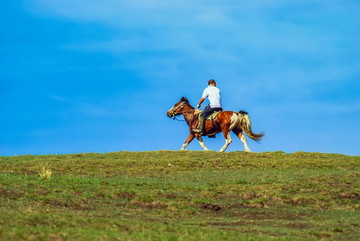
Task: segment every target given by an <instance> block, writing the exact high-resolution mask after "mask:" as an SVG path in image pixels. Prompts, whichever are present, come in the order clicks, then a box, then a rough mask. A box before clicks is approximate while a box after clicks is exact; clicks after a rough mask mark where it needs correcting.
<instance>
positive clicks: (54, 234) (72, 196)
mask: <svg viewBox="0 0 360 241" xmlns="http://www.w3.org/2000/svg"><path fill="white" fill-rule="evenodd" d="M43 167H46V168H47V169H49V170H51V178H50V179H49V180H48V179H46V178H41V177H40V173H41V172H42V170H43V169H42V168H43ZM0 170H1V171H0V217H1V218H0V240H318V239H330V240H359V239H360V214H359V213H360V181H359V179H360V157H359V156H345V155H339V154H322V153H305V152H296V153H292V154H285V153H283V152H264V153H245V152H229V153H217V152H191V151H185V152H175V151H156V152H117V153H106V154H95V153H88V154H73V155H44V156H32V155H26V156H14V157H0Z"/></svg>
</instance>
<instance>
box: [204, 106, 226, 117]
mask: <svg viewBox="0 0 360 241" xmlns="http://www.w3.org/2000/svg"><path fill="white" fill-rule="evenodd" d="M215 111H222V108H211V107H210V106H208V107H205V109H204V111H203V112H202V113H201V117H202V118H204V120H205V119H206V117H208V116H209V115H211V113H213V112H215Z"/></svg>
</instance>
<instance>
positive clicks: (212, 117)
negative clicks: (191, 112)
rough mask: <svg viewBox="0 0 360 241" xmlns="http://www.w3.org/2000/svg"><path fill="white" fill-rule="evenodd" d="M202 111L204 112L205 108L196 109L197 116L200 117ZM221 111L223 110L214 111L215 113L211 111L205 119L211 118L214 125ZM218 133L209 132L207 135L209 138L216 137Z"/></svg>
mask: <svg viewBox="0 0 360 241" xmlns="http://www.w3.org/2000/svg"><path fill="white" fill-rule="evenodd" d="M202 112H203V110H195V116H198V117H199V115H200V114H201V113H202ZM220 112H221V111H214V112H213V113H211V114H210V115H208V116H207V117H206V120H205V121H207V120H210V121H211V124H212V125H214V120H215V118H216V117H217V116H218V114H220ZM204 128H205V127H204ZM216 134H217V133H213V134H208V135H207V136H208V137H209V138H215V137H216Z"/></svg>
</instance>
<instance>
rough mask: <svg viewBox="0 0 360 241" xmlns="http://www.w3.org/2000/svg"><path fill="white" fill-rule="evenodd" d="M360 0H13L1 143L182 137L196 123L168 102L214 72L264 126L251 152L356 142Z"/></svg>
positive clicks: (1, 60)
mask: <svg viewBox="0 0 360 241" xmlns="http://www.w3.org/2000/svg"><path fill="white" fill-rule="evenodd" d="M359 12H360V2H359V1H358V0H323V1H320V0H301V1H300V0H299V1H298V0H293V1H288V0H258V1H244V0H237V1H232V0H229V1H220V0H219V1H214V0H213V1H212V0H210V1H209V0H207V1H205V0H198V1H196V0H192V1H190V0H184V1H175V2H174V1H165V0H122V1H119V0H77V1H73V0H71V1H70V0H51V1H49V0H32V1H30V0H29V1H27V0H23V1H13V0H3V1H1V3H0V22H1V28H0V66H1V67H0V83H1V85H0V110H1V113H2V115H1V119H0V155H6V156H8V155H21V154H63V153H79V152H110V151H122V150H128V151H143V150H147V151H151V150H178V149H180V147H181V145H182V144H183V142H184V141H185V139H186V137H187V136H188V127H187V125H186V124H185V123H184V122H177V121H173V120H171V119H169V118H167V117H166V111H167V110H168V109H170V108H171V107H172V106H173V105H174V104H175V103H176V102H177V101H178V100H179V99H180V98H181V97H182V96H185V97H187V98H188V99H189V100H190V102H191V103H192V104H193V105H194V106H196V104H197V102H198V101H199V98H200V97H201V93H202V91H203V89H204V88H205V87H206V86H207V81H208V80H209V79H210V78H213V79H215V80H216V81H217V84H218V87H219V88H220V89H221V91H222V99H223V100H222V102H223V107H224V109H226V110H234V111H239V110H246V111H248V112H249V113H250V117H251V119H252V124H253V128H254V131H255V132H260V131H262V130H264V131H265V132H266V136H265V138H264V140H263V141H261V143H260V144H258V143H256V142H254V141H252V140H248V144H249V147H250V149H252V150H253V151H255V152H262V151H277V150H281V151H285V152H287V153H290V152H296V151H309V152H326V153H343V154H348V155H360V148H359V145H360V144H359V143H360V81H359V80H360V44H359V43H360V15H359V14H358V13H359ZM232 139H233V143H232V144H231V145H230V146H229V148H228V151H235V150H244V147H243V145H242V143H241V142H240V141H239V140H237V139H236V136H235V135H233V136H232ZM204 141H205V144H206V145H207V147H208V148H209V149H211V150H219V149H220V148H221V147H222V145H223V144H224V142H225V141H224V138H223V137H222V136H221V135H218V136H217V138H216V139H208V138H205V139H204ZM187 149H189V150H201V147H200V145H199V143H198V142H197V141H194V142H192V143H191V144H190V145H189V146H188V148H187Z"/></svg>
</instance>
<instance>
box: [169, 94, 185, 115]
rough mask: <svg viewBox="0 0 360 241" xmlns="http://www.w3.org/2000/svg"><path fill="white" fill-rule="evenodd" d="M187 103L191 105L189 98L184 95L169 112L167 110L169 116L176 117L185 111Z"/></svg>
mask: <svg viewBox="0 0 360 241" xmlns="http://www.w3.org/2000/svg"><path fill="white" fill-rule="evenodd" d="M185 105H189V100H188V99H187V98H185V97H182V98H181V100H180V101H179V102H178V103H176V104H175V105H174V106H173V107H172V108H171V109H170V110H169V111H168V112H166V114H167V116H168V117H174V118H175V116H177V115H180V114H182V113H183V109H184V106H185Z"/></svg>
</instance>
